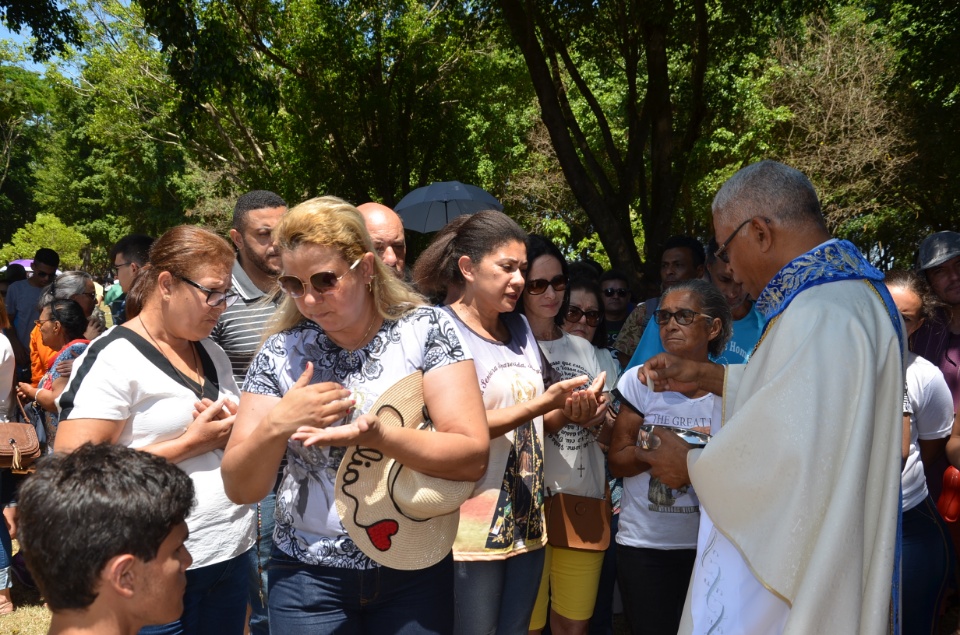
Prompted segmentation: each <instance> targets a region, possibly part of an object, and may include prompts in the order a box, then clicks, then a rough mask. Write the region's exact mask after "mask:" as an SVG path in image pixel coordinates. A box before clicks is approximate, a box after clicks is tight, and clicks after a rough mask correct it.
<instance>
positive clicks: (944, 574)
mask: <svg viewBox="0 0 960 635" xmlns="http://www.w3.org/2000/svg"><path fill="white" fill-rule="evenodd" d="M952 559H953V549H952V548H951V538H950V531H949V530H948V529H947V525H946V523H944V521H943V518H941V517H940V513H939V512H938V511H937V508H936V506H935V505H934V504H933V499H932V498H930V496H929V495H927V497H926V498H925V499H924V500H923V502H921V503H920V504H919V505H917V506H916V507H914V508H913V509H908V510H907V511H905V512H903V565H902V566H903V569H902V573H901V575H902V578H903V585H902V586H901V593H902V594H903V597H902V598H901V600H902V606H903V616H902V620H903V632H904V633H935V632H936V630H935V628H936V625H937V621H938V619H939V617H940V606H941V605H942V604H943V596H944V595H946V592H947V587H948V585H949V584H950V582H951V580H950V575H949V574H950V562H951V561H952Z"/></svg>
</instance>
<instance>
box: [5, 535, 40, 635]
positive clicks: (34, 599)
mask: <svg viewBox="0 0 960 635" xmlns="http://www.w3.org/2000/svg"><path fill="white" fill-rule="evenodd" d="M18 549H19V545H18V544H17V541H16V540H14V541H13V552H14V553H16V552H17V550H18ZM11 596H12V597H13V605H14V606H15V607H16V609H17V610H16V611H14V612H13V613H10V614H9V615H3V616H0V635H44V634H45V633H46V632H47V628H48V627H49V626H50V611H49V610H47V608H46V607H44V606H43V598H41V597H40V594H39V593H38V592H37V591H36V590H34V589H28V588H27V587H25V586H23V585H22V584H20V581H19V580H17V578H16V576H14V578H13V591H12V593H11Z"/></svg>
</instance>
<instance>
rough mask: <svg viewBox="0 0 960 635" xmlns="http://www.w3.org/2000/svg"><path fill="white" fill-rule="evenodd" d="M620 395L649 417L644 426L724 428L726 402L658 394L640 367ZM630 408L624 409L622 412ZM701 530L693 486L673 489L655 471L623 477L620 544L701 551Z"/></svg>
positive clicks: (626, 379) (622, 385)
mask: <svg viewBox="0 0 960 635" xmlns="http://www.w3.org/2000/svg"><path fill="white" fill-rule="evenodd" d="M617 388H618V389H619V391H620V393H621V394H622V395H623V397H624V399H626V400H627V401H628V402H629V403H630V404H631V405H632V406H633V407H634V408H637V409H638V410H639V411H640V412H641V413H643V415H644V423H646V424H651V425H665V426H672V427H675V428H701V427H703V428H710V432H711V434H716V433H717V432H718V431H719V430H720V425H721V417H722V415H723V400H722V399H721V398H720V397H718V396H716V395H713V394H707V395H704V396H703V397H698V398H696V399H691V398H689V397H686V396H684V395H681V394H680V393H678V392H652V391H651V390H650V389H649V388H647V386H646V385H644V384H642V383H641V382H640V380H639V379H638V378H637V372H636V369H632V370H631V371H629V372H627V373H624V375H623V377H621V378H620V383H619V384H618V385H617ZM623 407H626V406H621V408H623ZM699 527H700V500H699V499H698V498H697V494H696V492H694V491H693V486H692V485H686V486H684V487H681V488H680V489H673V488H671V487H668V486H666V485H664V484H663V483H661V482H660V479H657V478H651V477H650V474H649V472H641V473H640V474H637V475H636V476H629V477H627V478H625V479H623V498H621V499H620V529H619V531H618V532H617V543H618V544H621V545H626V546H628V547H643V548H647V549H696V547H697V531H698V529H699Z"/></svg>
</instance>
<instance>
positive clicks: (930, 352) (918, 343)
mask: <svg viewBox="0 0 960 635" xmlns="http://www.w3.org/2000/svg"><path fill="white" fill-rule="evenodd" d="M917 269H918V270H919V271H920V272H921V273H923V275H924V276H925V277H926V279H927V282H928V283H929V284H930V289H931V290H932V291H933V292H934V293H935V294H936V296H937V297H938V298H939V299H940V301H941V302H943V304H944V306H943V308H942V309H941V310H940V311H939V313H938V318H939V319H937V320H926V321H925V322H924V323H923V325H921V326H920V328H919V329H918V330H917V332H916V334H915V335H914V336H913V337H914V340H913V351H914V352H915V353H916V354H917V355H920V356H921V357H925V358H926V359H928V360H929V361H931V362H932V363H933V364H934V365H936V366H937V367H938V368H940V370H941V371H942V372H943V376H944V378H945V379H946V380H947V385H948V386H949V387H950V393H951V394H952V395H953V407H954V410H956V408H957V406H958V405H960V234H958V233H957V232H951V231H943V232H937V233H935V234H931V235H930V236H927V237H926V238H925V239H924V241H923V242H922V243H920V254H919V256H918V257H917Z"/></svg>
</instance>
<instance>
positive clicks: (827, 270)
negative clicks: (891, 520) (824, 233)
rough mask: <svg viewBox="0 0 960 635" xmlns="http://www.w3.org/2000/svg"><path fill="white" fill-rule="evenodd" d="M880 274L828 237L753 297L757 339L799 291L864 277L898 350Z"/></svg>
mask: <svg viewBox="0 0 960 635" xmlns="http://www.w3.org/2000/svg"><path fill="white" fill-rule="evenodd" d="M883 278H884V276H883V273H882V272H881V271H880V270H879V269H877V268H876V267H874V266H873V265H871V264H870V263H869V262H867V259H866V258H864V257H863V254H861V253H860V250H859V249H857V248H856V246H855V245H854V244H853V243H851V242H849V241H846V240H830V241H828V242H825V243H823V244H822V245H819V246H817V247H815V248H813V249H811V250H810V251H808V252H807V253H805V254H802V255H800V256H798V257H797V258H794V259H793V260H791V261H790V262H789V263H787V265H786V266H785V267H784V268H783V269H781V270H780V271H778V272H777V275H775V276H774V277H773V279H772V280H770V282H768V283H767V286H766V287H764V288H763V291H761V292H760V297H759V298H757V304H756V308H757V310H758V311H759V312H760V313H761V314H762V315H763V317H764V318H765V319H766V324H764V325H763V331H762V332H761V334H760V341H759V342H758V343H757V347H759V346H760V343H761V342H763V336H764V335H765V334H766V332H767V329H768V328H769V327H770V324H771V323H772V322H773V320H774V318H776V317H777V316H778V315H780V314H781V313H783V311H784V310H785V309H786V308H787V307H788V306H789V305H790V302H792V301H793V299H794V298H796V297H797V296H798V295H799V294H800V293H801V292H802V291H804V290H806V289H809V288H811V287H815V286H817V285H820V284H827V283H829V282H839V281H841V280H866V281H867V282H868V283H869V284H870V285H871V286H872V287H873V290H874V291H875V292H876V293H877V296H879V298H880V299H881V300H882V301H883V304H884V306H885V307H886V309H887V314H888V315H889V316H890V321H891V322H892V323H893V328H894V329H895V330H896V332H897V339H898V340H899V341H900V350H901V351H903V350H904V334H903V328H902V322H901V321H900V311H899V310H898V309H897V305H896V304H894V302H893V298H892V297H890V292H889V291H887V287H886V285H884V284H883ZM902 509H903V490H902V489H901V490H900V505H899V506H898V507H897V546H896V552H895V554H894V559H893V585H892V587H891V590H890V593H891V605H890V606H891V621H892V626H893V633H894V634H895V635H896V634H898V633H900V561H901V558H902V548H903V513H902Z"/></svg>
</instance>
